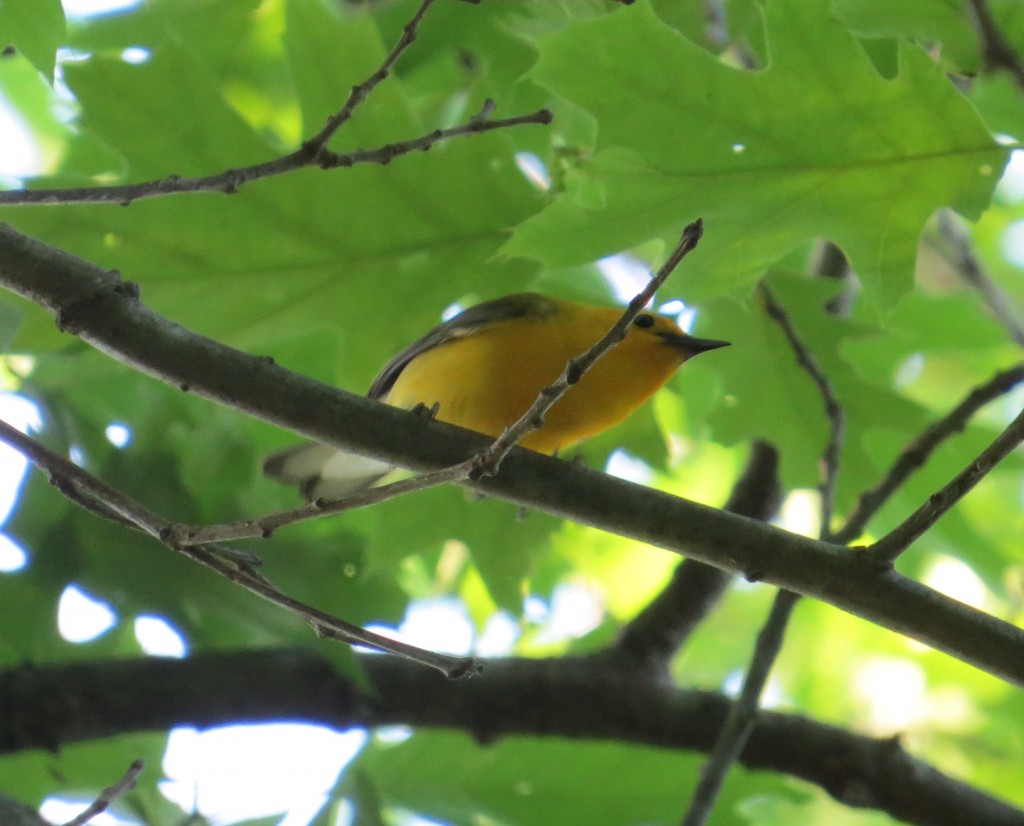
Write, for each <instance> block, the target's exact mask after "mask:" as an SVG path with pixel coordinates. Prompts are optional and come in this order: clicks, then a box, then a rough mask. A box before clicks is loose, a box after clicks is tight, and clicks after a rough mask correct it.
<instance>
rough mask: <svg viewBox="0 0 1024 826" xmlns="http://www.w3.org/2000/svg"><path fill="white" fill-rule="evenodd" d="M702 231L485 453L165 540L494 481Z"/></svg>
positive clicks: (242, 530) (273, 524) (234, 534)
mask: <svg viewBox="0 0 1024 826" xmlns="http://www.w3.org/2000/svg"><path fill="white" fill-rule="evenodd" d="M703 226H704V225H703V223H702V222H701V221H700V219H698V220H697V221H695V222H694V223H692V224H690V225H689V226H687V227H686V228H685V229H684V230H683V233H682V235H681V236H680V239H679V243H678V244H677V245H676V248H675V249H674V250H673V251H672V253H671V254H670V255H669V257H668V259H667V260H666V261H665V263H664V264H663V265H662V266H661V268H660V269H659V270H658V272H657V273H656V274H655V275H654V277H653V278H652V279H651V280H650V282H648V284H647V285H646V286H645V287H644V289H643V290H642V291H641V292H640V293H638V294H637V295H636V296H635V297H634V298H633V300H632V301H630V302H629V306H628V307H627V308H626V310H625V311H624V312H623V314H622V315H621V316H620V317H619V319H618V320H617V321H616V322H615V324H614V325H612V327H611V329H610V330H609V331H608V332H607V333H606V334H605V335H604V336H603V337H602V338H601V339H600V340H599V341H597V342H595V343H594V344H593V345H592V346H591V347H590V348H589V349H588V350H587V351H586V352H585V353H583V354H581V355H580V356H578V357H576V358H574V359H571V360H570V361H569V363H568V364H566V366H565V369H564V370H563V371H562V373H561V375H560V376H559V377H558V378H557V379H555V381H554V382H552V383H551V384H549V385H548V386H547V387H544V388H543V389H542V390H541V391H540V393H539V394H538V395H537V399H536V400H535V401H534V403H533V404H532V405H531V406H530V408H529V410H527V411H526V412H525V413H524V414H523V415H522V416H521V417H520V418H519V420H518V421H516V422H514V423H513V424H512V425H510V426H509V427H508V428H506V430H505V432H504V433H502V434H501V436H499V437H498V438H497V439H496V440H494V441H493V442H492V443H491V444H490V445H489V446H488V447H487V448H486V449H484V450H482V451H480V452H479V453H477V454H476V455H474V456H472V457H471V458H470V459H467V460H466V461H464V462H459V463H458V464H455V465H452V466H451V467H447V468H443V469H441V470H436V471H430V472H428V473H425V474H422V475H420V476H416V477H414V478H412V479H403V480H401V481H398V482H392V483H391V484H389V485H383V486H381V487H379V488H373V489H371V490H367V491H361V492H359V493H356V494H353V495H352V496H347V497H345V498H344V499H340V500H338V501H334V502H330V501H323V500H319V499H318V500H316V501H313V502H309V503H307V504H306V505H302V506H300V507H298V508H292V509H291V510H287V511H281V512H278V513H273V514H269V515H267V516H262V517H259V518H256V519H245V520H241V521H239V522H232V523H228V524H224V525H210V526H206V527H193V526H187V525H174V526H173V527H172V529H171V530H170V532H169V533H170V538H171V539H172V540H173V541H174V542H175V543H177V544H181V545H200V544H205V543H209V542H226V541H229V540H235V539H247V538H254V537H263V538H266V537H269V536H271V535H272V534H273V532H274V531H275V530H277V529H278V528H281V527H284V526H285V525H292V524H294V523H296V522H302V521H305V520H308V519H316V518H318V517H321V516H329V515H333V514H338V513H343V512H345V511H350V510H355V509H356V508H363V507H366V506H368V505H375V504H378V503H380V502H385V501H387V500H389V499H394V498H395V497H398V496H404V495H405V494H407V493H413V492H415V491H418V490H423V489H425V488H430V487H436V486H437V485H441V484H446V483H450V482H462V481H466V480H475V479H480V478H481V477H483V476H493V475H494V474H495V473H497V472H498V467H499V465H500V464H501V461H502V459H504V458H505V457H506V456H507V455H508V454H509V452H510V451H511V450H512V448H514V447H515V446H516V445H517V444H518V443H519V442H520V441H521V440H522V439H523V437H524V436H526V434H528V433H530V432H531V431H533V430H537V429H539V428H540V427H542V426H543V423H544V416H545V414H546V413H547V411H549V410H550V409H551V408H552V407H553V406H554V405H555V404H557V403H558V400H559V399H561V398H562V396H564V395H565V394H566V393H567V392H568V391H569V388H570V387H572V385H574V384H576V383H577V382H578V381H579V380H580V379H582V378H583V376H585V375H586V374H587V373H588V372H589V371H590V370H591V369H592V368H593V366H594V365H595V364H597V362H598V361H600V360H601V359H602V358H604V356H605V355H606V354H607V353H608V352H609V351H611V350H612V348H614V347H615V346H616V345H617V344H618V343H619V342H621V341H622V339H623V338H625V336H626V331H627V330H628V329H629V326H630V324H632V323H633V319H634V318H636V316H637V314H638V313H639V312H640V311H641V310H642V309H643V308H644V307H646V306H647V303H648V302H649V301H650V300H651V297H652V296H653V295H654V293H655V292H656V291H657V289H658V288H659V287H660V286H661V285H662V284H664V283H665V279H667V278H668V277H669V275H671V274H672V272H673V271H674V270H675V268H676V267H677V266H679V263H680V262H681V261H682V260H683V258H685V257H686V255H687V254H688V253H689V252H691V251H692V250H693V249H694V248H695V247H696V246H697V243H698V242H699V241H700V238H701V235H702V234H703Z"/></svg>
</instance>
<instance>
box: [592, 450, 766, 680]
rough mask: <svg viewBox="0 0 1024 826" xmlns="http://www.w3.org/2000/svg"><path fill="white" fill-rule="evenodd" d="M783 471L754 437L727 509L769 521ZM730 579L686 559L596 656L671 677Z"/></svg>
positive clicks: (730, 575)
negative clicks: (670, 668) (679, 653)
mask: <svg viewBox="0 0 1024 826" xmlns="http://www.w3.org/2000/svg"><path fill="white" fill-rule="evenodd" d="M778 472H779V454H778V451H777V450H775V448H774V447H773V446H772V445H770V444H767V443H766V442H754V443H753V445H752V446H751V450H750V458H749V459H748V460H747V466H746V468H745V469H744V471H743V475H742V476H740V478H739V479H738V480H737V481H736V484H735V485H734V486H733V489H732V493H731V494H730V496H729V501H728V502H726V504H725V510H726V511H728V512H729V513H735V514H739V515H740V516H745V517H747V518H748V519H756V520H758V521H761V522H767V521H768V520H769V519H771V518H772V517H773V516H774V515H775V513H776V512H777V511H778V509H779V502H780V500H781V498H782V490H781V488H780V487H779V475H778ZM731 580H732V574H730V573H729V572H727V571H723V570H721V569H720V568H713V567H712V566H710V565H706V564H704V563H703V562H697V561H696V560H693V559H685V560H683V561H682V562H681V563H680V564H679V565H678V566H677V567H676V570H675V572H674V573H673V574H672V579H671V580H670V581H669V583H668V585H666V586H665V588H664V589H663V590H662V591H661V593H659V594H658V595H657V596H656V597H655V598H654V599H653V600H651V602H650V603H648V605H647V606H646V607H645V608H644V609H643V610H642V611H641V612H640V613H639V614H637V615H636V617H634V618H633V619H632V620H631V621H630V622H628V623H627V624H626V625H624V626H623V628H622V630H621V631H620V632H619V636H618V638H617V639H616V641H615V642H614V643H613V644H612V645H611V646H610V647H609V648H607V649H606V650H604V651H602V652H600V653H599V654H598V655H596V656H598V657H603V658H609V659H611V660H613V661H616V662H620V663H622V664H624V665H625V667H628V668H637V669H640V670H642V671H645V672H647V673H651V674H654V675H659V676H663V677H666V678H667V676H668V664H669V662H670V661H671V659H672V657H673V656H674V655H675V653H676V652H677V651H678V650H679V649H680V648H681V647H682V645H683V643H685V642H686V640H687V639H688V638H689V636H690V634H692V633H693V631H694V629H695V628H696V627H697V626H698V625H699V624H700V623H701V622H702V621H703V620H704V618H705V617H707V615H708V614H710V613H711V611H712V610H713V609H714V607H715V606H716V605H717V604H718V602H719V600H720V599H721V597H722V594H723V593H725V589H726V587H727V586H728V585H729V582H730V581H731Z"/></svg>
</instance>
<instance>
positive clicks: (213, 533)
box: [167, 459, 473, 545]
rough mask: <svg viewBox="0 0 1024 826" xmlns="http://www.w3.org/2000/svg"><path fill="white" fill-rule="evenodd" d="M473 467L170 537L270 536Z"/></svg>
mask: <svg viewBox="0 0 1024 826" xmlns="http://www.w3.org/2000/svg"><path fill="white" fill-rule="evenodd" d="M472 467H473V460H472V459H470V460H469V461H466V462H462V463H460V464H458V465H453V466H451V467H447V468H443V469H442V470H435V471H432V472H429V473H423V474H420V475H419V476H414V477H413V478H411V479H401V480H399V481H397V482H391V483H390V484H387V485H381V486H380V487H377V488H370V489H369V490H364V491H360V492H358V493H354V494H352V495H350V496H346V497H345V498H344V499H338V500H334V501H328V500H324V499H317V500H315V501H313V502H307V503H306V504H305V505H300V506H299V507H297V508H289V509H288V510H284V511H278V512H276V513H271V514H267V515H266V516H261V517H258V518H256V519H242V520H239V521H237V522H226V523H224V524H222V525H205V526H189V525H182V524H177V525H172V526H171V528H170V530H169V531H168V533H167V539H169V540H170V541H171V542H174V543H175V544H181V545H206V544H208V543H210V542H230V541H233V540H236V539H255V538H262V539H268V538H269V537H271V536H272V535H273V534H274V532H275V531H276V530H277V529H278V528H283V527H285V526H286V525H293V524H295V523H296V522H305V521H307V520H310V519H318V518H320V517H322V516H333V515H335V514H339V513H345V512H346V511H351V510H357V509H358V508H365V507H368V506H370V505H378V504H380V503H381V502H387V501H388V500H390V499H395V498H397V497H399V496H405V495H406V494H409V493H415V492H416V491H420V490H426V489H427V488H432V487H437V486H438V485H443V484H447V483H449V482H456V481H460V480H462V479H467V478H469V472H470V470H472Z"/></svg>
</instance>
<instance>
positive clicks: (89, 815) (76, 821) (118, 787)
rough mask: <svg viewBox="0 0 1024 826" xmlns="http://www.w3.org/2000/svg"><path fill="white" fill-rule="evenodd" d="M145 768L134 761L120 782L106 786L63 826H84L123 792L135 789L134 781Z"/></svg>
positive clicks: (138, 761)
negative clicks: (83, 809) (82, 810)
mask: <svg viewBox="0 0 1024 826" xmlns="http://www.w3.org/2000/svg"><path fill="white" fill-rule="evenodd" d="M144 768H145V764H144V763H143V762H142V761H141V760H134V761H132V764H131V765H130V766H129V767H128V770H127V771H126V772H125V773H124V775H123V776H122V777H121V779H120V780H118V781H117V782H116V783H115V784H114V785H112V786H107V788H105V789H104V790H103V791H102V792H100V794H99V797H97V798H96V799H95V800H94V801H93V802H92V803H90V804H89V806H88V807H86V809H85V811H84V812H82V813H81V814H80V815H78V816H76V817H73V818H71V820H69V821H68V822H67V823H65V824H64V826H85V824H86V823H88V822H89V821H90V820H92V819H93V818H94V817H96V815H98V814H102V813H103V812H105V811H106V810H107V809H109V808H110V804H111V803H113V802H114V801H115V800H117V799H118V798H119V797H120V796H121V795H123V794H124V793H125V792H130V791H131V790H132V789H134V788H135V781H137V780H138V779H139V775H140V774H142V770H143V769H144Z"/></svg>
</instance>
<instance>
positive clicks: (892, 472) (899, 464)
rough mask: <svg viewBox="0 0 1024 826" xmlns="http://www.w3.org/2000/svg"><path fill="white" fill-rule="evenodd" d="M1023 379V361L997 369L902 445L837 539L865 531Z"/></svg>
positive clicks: (850, 538) (849, 538) (840, 541)
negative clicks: (974, 419)
mask: <svg viewBox="0 0 1024 826" xmlns="http://www.w3.org/2000/svg"><path fill="white" fill-rule="evenodd" d="M1022 381H1024V363H1021V364H1018V365H1016V366H1014V367H1010V368H1009V369H1007V370H1003V371H1002V372H999V373H996V374H995V375H994V376H993V377H992V378H991V379H989V380H988V381H987V382H985V383H984V384H982V385H979V386H978V387H975V388H974V389H973V390H971V392H970V393H968V394H967V396H966V397H964V399H963V401H961V402H960V404H958V405H957V406H956V407H954V408H953V409H952V410H950V411H949V413H947V414H946V415H945V416H943V417H942V418H941V419H939V420H938V421H936V422H933V423H932V424H930V425H928V427H927V428H925V430H924V431H923V432H922V433H921V435H919V436H918V437H917V438H916V439H914V441H912V442H911V443H910V444H908V445H907V446H906V447H904V448H903V450H902V452H901V453H900V455H899V457H898V458H897V459H896V461H895V462H894V463H893V465H892V467H890V468H889V470H888V471H887V472H886V474H885V476H883V477H882V479H881V480H880V481H879V483H878V484H877V485H875V486H874V487H873V488H871V490H868V491H865V492H864V493H862V494H861V495H860V498H859V499H858V500H857V504H856V505H855V506H854V509H853V513H851V514H850V516H849V518H848V519H847V520H846V524H845V525H843V527H842V529H841V530H839V531H837V532H836V534H835V537H834V541H835V542H836V543H838V544H841V545H846V544H848V543H850V542H852V541H853V540H854V539H856V538H857V537H858V536H860V535H861V533H863V531H864V528H865V527H866V526H867V524H868V522H869V521H870V520H871V518H872V517H873V516H874V515H875V514H876V513H878V511H879V509H880V508H881V507H882V505H884V504H885V503H886V502H887V501H888V500H889V498H890V497H891V496H892V495H893V494H894V493H895V492H896V491H897V490H898V489H899V487H900V485H902V484H903V483H904V482H905V481H906V480H907V478H908V477H909V476H910V474H912V473H913V472H914V471H915V470H917V469H918V468H920V467H921V466H923V465H924V463H925V462H926V461H927V460H928V457H929V456H931V455H932V453H933V452H934V451H935V449H936V448H937V447H938V446H939V445H941V444H942V443H943V442H944V441H945V440H946V439H948V438H949V437H950V436H952V435H953V434H954V433H959V432H960V431H961V430H963V429H964V427H966V426H967V422H968V421H969V420H970V418H971V416H973V415H974V414H975V413H976V412H977V411H978V410H979V409H980V408H981V407H983V406H984V405H986V404H988V403H989V402H990V401H992V400H993V399H996V398H998V397H999V396H1002V395H1005V394H1006V393H1008V392H1009V391H1010V390H1012V389H1013V388H1014V387H1016V386H1017V385H1018V384H1020V383H1021V382H1022Z"/></svg>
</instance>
